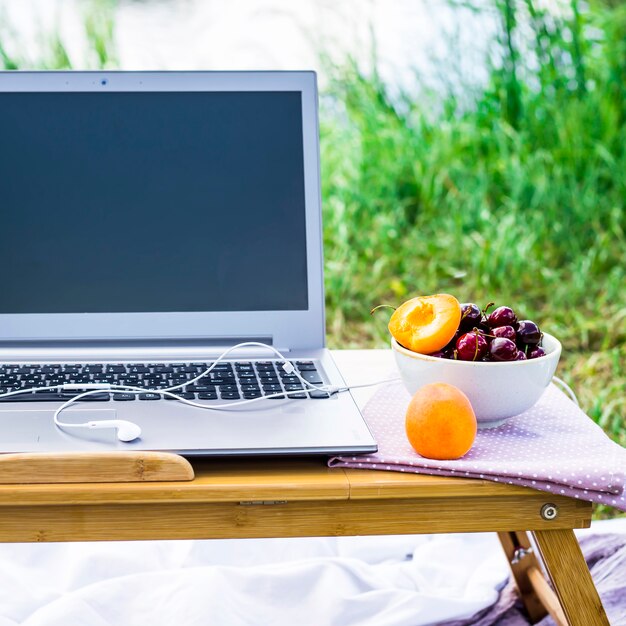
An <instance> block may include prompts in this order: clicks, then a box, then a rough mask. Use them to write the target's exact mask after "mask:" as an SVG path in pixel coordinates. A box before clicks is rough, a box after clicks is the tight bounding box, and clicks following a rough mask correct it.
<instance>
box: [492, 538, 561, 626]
mask: <svg viewBox="0 0 626 626" xmlns="http://www.w3.org/2000/svg"><path fill="white" fill-rule="evenodd" d="M498 537H499V538H500V543H501V544H502V548H503V550H504V554H506V558H507V560H508V562H509V566H510V568H511V573H512V574H513V578H514V579H515V582H516V583H517V589H518V591H519V594H520V598H521V600H522V603H523V604H524V608H525V609H526V613H527V614H528V617H529V619H530V621H531V622H532V623H533V624H534V623H535V622H538V621H539V620H540V619H541V618H542V617H544V616H545V615H546V613H547V610H546V604H547V602H545V600H543V601H542V599H541V598H540V597H539V595H538V594H537V591H536V589H535V587H534V585H533V582H532V580H531V578H530V576H529V572H531V575H532V572H533V571H537V572H539V575H540V576H542V574H541V572H540V570H539V562H538V561H537V557H536V556H535V554H534V552H533V550H532V548H531V545H530V541H529V539H528V535H527V534H526V532H524V531H521V532H520V531H511V532H501V533H498ZM550 591H552V590H550ZM557 604H558V602H557ZM557 623H558V622H557Z"/></svg>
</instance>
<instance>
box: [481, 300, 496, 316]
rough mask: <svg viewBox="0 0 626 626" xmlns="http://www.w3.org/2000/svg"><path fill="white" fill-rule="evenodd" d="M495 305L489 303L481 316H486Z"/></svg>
mask: <svg viewBox="0 0 626 626" xmlns="http://www.w3.org/2000/svg"><path fill="white" fill-rule="evenodd" d="M494 304H495V302H490V303H489V304H488V305H487V306H486V307H485V308H484V309H483V315H487V311H488V310H489V309H490V308H491V307H492V306H493V305H494Z"/></svg>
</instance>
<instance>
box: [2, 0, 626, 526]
mask: <svg viewBox="0 0 626 626" xmlns="http://www.w3.org/2000/svg"><path fill="white" fill-rule="evenodd" d="M451 2H452V0H451ZM86 6H88V7H89V9H88V10H86V12H85V18H84V28H85V34H86V39H87V42H88V48H87V56H86V58H85V59H83V60H82V63H81V64H80V69H84V68H93V69H95V68H115V67H117V66H118V64H119V61H118V57H117V54H116V50H115V37H114V34H115V28H114V27H115V23H114V7H115V3H114V2H112V1H110V0H104V1H103V0H100V1H94V2H93V3H91V4H88V5H86ZM456 6H459V7H461V6H462V7H463V8H464V9H467V8H468V7H469V8H471V9H472V10H475V11H485V12H489V14H490V17H491V18H493V19H495V20H496V23H497V24H498V29H497V33H496V36H495V37H494V38H493V41H491V42H490V45H489V46H488V52H487V53H486V58H485V60H484V62H485V66H486V68H487V80H486V81H485V82H484V84H481V85H476V84H466V83H465V82H464V77H463V73H462V71H460V70H458V69H457V68H455V67H454V66H453V65H452V64H451V65H450V66H442V67H440V73H441V77H442V81H441V84H440V85H438V87H437V88H434V89H429V88H428V87H427V86H426V81H425V82H424V84H423V85H422V88H421V89H420V93H419V94H415V93H412V92H411V93H410V92H408V91H405V90H403V89H401V88H397V87H393V88H392V87H390V86H389V85H388V84H386V83H385V82H384V81H383V79H382V78H381V76H380V74H379V72H378V70H377V64H376V57H375V54H372V62H371V63H369V64H368V65H367V67H363V66H362V64H361V65H359V63H357V62H356V61H355V60H354V59H351V58H346V59H345V61H344V62H342V63H340V64H337V63H336V62H335V63H333V62H331V61H330V60H328V59H326V62H325V78H326V81H325V87H324V90H323V92H322V94H321V103H320V117H321V154H322V157H321V160H322V194H323V207H324V208H323V210H324V245H325V259H326V266H325V281H326V298H327V325H328V334H329V344H330V346H331V347H342V348H345V347H385V346H387V345H388V344H387V331H386V321H387V316H388V314H387V313H385V312H384V311H381V312H379V313H378V314H377V317H374V318H372V317H370V315H369V310H370V309H371V308H372V307H373V306H375V305H376V304H379V303H383V302H384V303H390V304H397V303H400V302H401V301H403V300H405V299H407V298H409V297H412V296H414V295H418V294H427V293H436V292H449V293H452V294H454V295H456V296H457V297H458V298H459V300H461V301H473V302H476V303H477V304H479V305H480V306H481V307H482V306H484V305H485V304H487V303H488V302H490V301H495V302H496V305H500V304H508V305H510V306H512V307H513V308H514V309H516V311H518V313H519V315H521V316H522V317H525V318H531V319H533V320H535V321H536V322H538V323H539V324H540V326H541V327H542V328H543V329H544V330H547V331H549V332H551V333H552V334H554V335H556V336H557V337H559V338H560V339H561V341H562V342H563V346H564V352H563V357H562V362H561V364H560V367H559V372H558V374H559V375H560V376H561V377H563V378H564V379H565V381H566V382H567V383H568V384H570V385H571V386H572V388H573V389H574V390H575V391H576V393H577V395H578V397H579V398H580V401H581V405H582V407H583V408H584V410H585V411H586V412H587V413H588V414H589V415H590V416H591V417H592V418H593V419H594V420H595V421H596V422H597V423H598V424H600V425H601V426H602V428H604V430H605V431H606V432H607V433H608V434H609V435H610V436H611V437H612V438H613V439H614V440H615V441H617V442H619V443H620V444H621V445H624V446H626V373H625V369H626V367H625V366H626V342H625V341H626V235H625V231H626V211H625V208H624V205H625V198H626V148H625V146H626V4H625V3H623V2H621V1H620V0H603V1H600V0H594V1H590V2H581V1H579V0H566V1H563V2H560V3H558V10H556V9H555V6H557V5H550V8H547V6H548V5H546V4H545V3H541V2H538V1H536V0H488V1H487V2H479V3H477V4H476V5H473V4H472V3H471V2H462V3H461V2H458V3H457V5H456ZM1 17H2V16H0V67H4V68H5V69H19V68H23V69H26V68H40V69H41V68H46V69H69V68H72V67H73V65H75V64H73V63H72V61H71V59H70V56H69V55H68V53H67V49H66V47H65V45H64V43H63V41H62V39H61V38H60V37H59V36H58V35H57V34H55V33H51V34H48V35H45V37H46V39H45V41H44V42H43V44H44V45H43V46H42V52H41V54H40V55H39V56H36V57H33V56H32V53H31V54H30V55H29V54H27V53H26V50H22V49H21V48H20V46H19V37H18V36H17V34H16V33H14V32H12V31H11V28H10V25H9V24H7V23H6V21H5V22H3V21H2V20H1ZM479 35H480V34H477V36H479ZM452 45H453V42H451V46H452ZM372 50H373V51H374V50H375V46H374V45H373V46H372ZM416 71H417V70H416ZM418 82H419V76H418ZM442 85H443V87H442ZM446 85H448V86H447V87H446ZM611 514H612V512H611V511H610V510H607V509H603V508H598V509H597V511H596V515H597V516H600V517H601V516H605V515H611Z"/></svg>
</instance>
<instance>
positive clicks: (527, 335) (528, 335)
mask: <svg viewBox="0 0 626 626" xmlns="http://www.w3.org/2000/svg"><path fill="white" fill-rule="evenodd" d="M517 341H518V343H520V344H523V345H526V346H536V345H537V344H538V343H539V342H540V341H541V330H539V326H537V324H535V322H531V321H530V320H520V322H519V324H518V326H517Z"/></svg>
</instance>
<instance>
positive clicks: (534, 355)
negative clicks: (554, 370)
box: [528, 347, 546, 359]
mask: <svg viewBox="0 0 626 626" xmlns="http://www.w3.org/2000/svg"><path fill="white" fill-rule="evenodd" d="M540 356H546V351H545V350H544V349H543V348H540V347H536V348H534V349H533V350H531V351H530V354H529V355H528V358H529V359H538V358H539V357H540Z"/></svg>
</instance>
